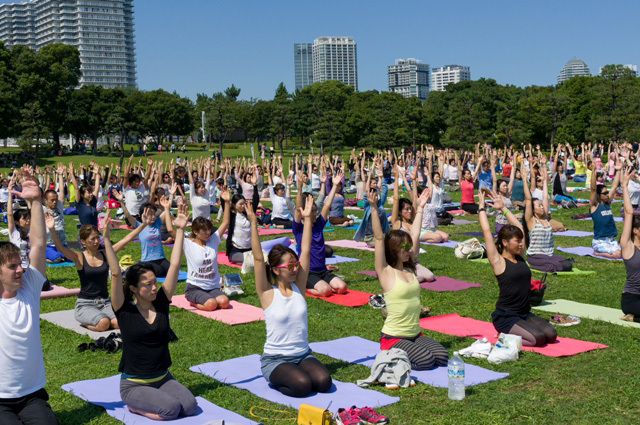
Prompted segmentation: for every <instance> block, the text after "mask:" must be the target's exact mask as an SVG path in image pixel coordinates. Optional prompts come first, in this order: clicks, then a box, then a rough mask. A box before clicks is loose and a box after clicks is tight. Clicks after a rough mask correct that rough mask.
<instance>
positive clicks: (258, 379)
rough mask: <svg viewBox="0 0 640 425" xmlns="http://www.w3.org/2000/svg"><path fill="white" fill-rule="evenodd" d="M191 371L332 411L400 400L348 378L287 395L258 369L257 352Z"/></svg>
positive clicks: (289, 402) (291, 403)
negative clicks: (305, 393)
mask: <svg viewBox="0 0 640 425" xmlns="http://www.w3.org/2000/svg"><path fill="white" fill-rule="evenodd" d="M189 370H191V371H192V372H197V373H202V374H204V375H207V376H209V377H211V378H213V379H215V380H217V381H220V382H222V383H224V384H227V385H233V386H234V387H237V388H242V389H244V390H247V391H249V392H251V393H253V394H255V395H256V396H258V397H261V398H263V399H265V400H269V401H272V402H274V403H279V404H283V405H285V406H290V407H293V408H295V409H298V408H299V407H300V405H301V404H310V405H312V406H322V407H323V408H324V407H328V409H329V410H330V411H331V412H333V413H336V412H337V410H338V409H339V408H341V407H344V406H353V405H355V406H371V407H373V408H376V407H381V406H386V405H387V404H392V403H395V402H397V401H399V400H400V398H399V397H390V396H388V395H386V394H382V393H380V392H378V391H373V390H367V389H364V388H360V387H358V386H357V385H356V384H352V383H350V382H340V381H336V380H335V379H334V380H333V385H332V386H331V389H330V390H329V392H327V393H311V394H310V395H308V396H306V397H301V398H296V397H288V396H286V395H284V394H282V393H281V392H280V391H277V390H276V389H274V388H273V387H272V386H271V385H270V384H269V383H268V382H267V380H266V379H264V377H263V376H262V372H260V355H258V354H252V355H250V356H244V357H238V358H235V359H229V360H224V361H221V362H211V363H204V364H201V365H197V366H193V367H190V368H189Z"/></svg>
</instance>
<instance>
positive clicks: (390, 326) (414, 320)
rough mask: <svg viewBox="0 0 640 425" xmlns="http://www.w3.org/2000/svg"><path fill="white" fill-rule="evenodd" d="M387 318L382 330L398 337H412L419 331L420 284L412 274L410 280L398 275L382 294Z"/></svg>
mask: <svg viewBox="0 0 640 425" xmlns="http://www.w3.org/2000/svg"><path fill="white" fill-rule="evenodd" d="M384 301H385V304H386V305H387V319H386V320H385V321H384V326H383V327H382V332H383V333H385V334H387V335H391V336H398V337H410V338H412V337H414V336H416V335H418V334H419V333H420V284H419V283H418V279H417V278H416V277H415V276H413V280H412V281H411V282H405V281H404V280H402V279H400V278H399V277H398V273H397V272H396V284H395V285H394V287H393V288H392V289H391V290H390V291H389V292H385V294H384Z"/></svg>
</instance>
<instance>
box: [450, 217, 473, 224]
mask: <svg viewBox="0 0 640 425" xmlns="http://www.w3.org/2000/svg"><path fill="white" fill-rule="evenodd" d="M473 223H475V222H474V221H469V220H462V219H457V218H454V219H453V220H451V224H473Z"/></svg>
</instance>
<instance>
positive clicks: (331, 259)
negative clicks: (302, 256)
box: [325, 255, 360, 264]
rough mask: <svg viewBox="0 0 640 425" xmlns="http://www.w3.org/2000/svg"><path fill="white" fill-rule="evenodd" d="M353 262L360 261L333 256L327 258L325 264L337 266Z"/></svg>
mask: <svg viewBox="0 0 640 425" xmlns="http://www.w3.org/2000/svg"><path fill="white" fill-rule="evenodd" d="M354 261H360V260H359V259H358V258H351V257H343V256H342V255H334V256H332V257H327V259H326V261H325V264H337V263H353V262H354Z"/></svg>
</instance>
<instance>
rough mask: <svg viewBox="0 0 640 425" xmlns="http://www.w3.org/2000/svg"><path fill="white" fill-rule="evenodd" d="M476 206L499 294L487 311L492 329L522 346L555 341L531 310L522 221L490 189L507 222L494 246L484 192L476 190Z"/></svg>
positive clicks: (546, 324)
mask: <svg viewBox="0 0 640 425" xmlns="http://www.w3.org/2000/svg"><path fill="white" fill-rule="evenodd" d="M478 195H479V199H480V208H479V209H478V217H479V219H480V226H481V227H482V233H484V239H485V242H486V244H487V258H488V259H489V264H491V268H492V269H493V273H494V274H495V275H496V279H497V280H498V287H499V289H500V294H499V295H498V301H497V302H496V309H495V311H494V312H493V313H492V314H491V319H492V322H493V326H494V327H495V328H496V331H498V332H503V333H509V334H513V335H520V336H521V337H522V345H525V346H534V347H540V346H543V345H545V344H549V343H552V342H555V340H556V330H555V329H554V327H553V326H552V325H551V324H550V323H549V322H547V321H546V320H544V319H541V318H540V317H538V316H536V315H534V314H532V313H531V307H530V305H529V296H530V294H531V270H530V269H529V266H528V265H527V263H526V262H525V260H524V258H523V257H522V252H523V249H524V233H523V231H522V224H520V222H518V220H517V219H516V217H515V216H514V215H513V214H512V213H511V212H510V211H509V210H508V209H507V208H505V206H504V204H503V203H502V199H501V198H500V197H499V196H498V195H497V194H496V193H495V192H490V194H489V196H490V198H491V199H492V200H493V207H494V208H495V209H496V210H500V211H502V212H503V213H504V214H505V215H506V217H507V220H508V221H509V224H508V225H505V226H503V227H502V228H501V229H500V232H498V242H497V246H496V243H495V242H494V240H493V236H492V234H491V227H490V226H489V220H488V219H487V213H486V212H485V210H484V194H483V192H482V191H480V192H479V193H478Z"/></svg>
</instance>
